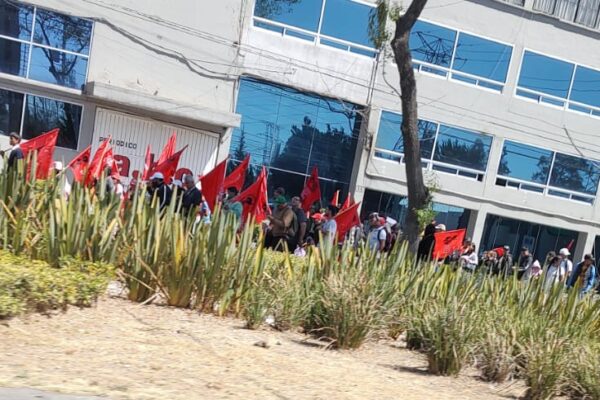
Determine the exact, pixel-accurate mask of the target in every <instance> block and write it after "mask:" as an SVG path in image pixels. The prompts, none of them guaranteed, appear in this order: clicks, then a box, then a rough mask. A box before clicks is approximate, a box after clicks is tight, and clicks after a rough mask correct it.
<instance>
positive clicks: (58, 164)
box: [54, 161, 63, 171]
mask: <svg viewBox="0 0 600 400" xmlns="http://www.w3.org/2000/svg"><path fill="white" fill-rule="evenodd" d="M54 169H55V170H57V171H62V170H63V163H62V161H54Z"/></svg>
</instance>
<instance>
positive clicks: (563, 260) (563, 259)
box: [558, 247, 573, 279]
mask: <svg viewBox="0 0 600 400" xmlns="http://www.w3.org/2000/svg"><path fill="white" fill-rule="evenodd" d="M570 255H571V252H570V251H569V249H567V248H566V247H563V248H562V249H560V250H559V252H558V256H559V257H560V264H561V265H562V266H563V267H564V268H565V271H567V279H568V278H569V275H571V273H572V272H573V261H571V260H569V256H570Z"/></svg>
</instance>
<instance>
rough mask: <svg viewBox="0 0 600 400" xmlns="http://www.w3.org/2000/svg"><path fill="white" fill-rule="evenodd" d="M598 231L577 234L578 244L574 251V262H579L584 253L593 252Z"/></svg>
mask: <svg viewBox="0 0 600 400" xmlns="http://www.w3.org/2000/svg"><path fill="white" fill-rule="evenodd" d="M596 234H597V232H579V235H578V236H577V245H576V246H575V250H574V251H573V262H574V263H575V262H579V261H581V260H582V259H583V255H584V254H588V253H591V252H592V248H593V247H594V241H595V240H596Z"/></svg>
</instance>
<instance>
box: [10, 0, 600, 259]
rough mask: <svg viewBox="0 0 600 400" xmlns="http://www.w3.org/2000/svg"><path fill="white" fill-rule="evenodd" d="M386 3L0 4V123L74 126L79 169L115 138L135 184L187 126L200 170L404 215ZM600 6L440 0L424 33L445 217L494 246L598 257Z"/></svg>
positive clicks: (431, 131) (29, 130) (131, 0)
mask: <svg viewBox="0 0 600 400" xmlns="http://www.w3.org/2000/svg"><path fill="white" fill-rule="evenodd" d="M113 3H118V4H113ZM374 3H375V1H374V0H373V1H371V0H368V1H367V0H220V1H211V2H208V1H202V2H201V1H190V0H172V1H161V0H154V1H140V0H124V1H120V2H111V1H110V0H62V1H61V0H44V1H41V0H32V1H30V2H29V3H22V2H16V1H7V0H0V98H1V99H2V100H1V101H2V103H0V104H1V105H2V107H1V108H0V130H2V131H4V132H9V131H12V130H17V131H21V132H22V133H23V135H24V136H25V137H28V135H35V134H38V133H39V132H40V131H42V130H44V129H50V128H51V127H53V126H51V125H58V126H60V127H61V129H62V130H61V137H60V139H59V146H60V147H61V149H60V152H59V154H60V156H62V157H65V159H68V158H70V157H72V156H73V155H74V154H76V151H78V150H82V149H83V148H85V147H86V146H88V145H90V144H92V145H93V146H97V144H98V143H99V141H100V140H103V138H106V137H107V136H108V135H109V134H112V137H113V143H114V145H115V148H116V149H117V151H118V152H120V153H121V154H122V155H123V157H122V159H121V162H122V169H123V175H125V176H127V177H132V176H133V175H134V170H135V169H136V168H137V169H139V168H140V166H141V162H142V161H141V160H142V158H143V156H144V151H145V148H146V145H147V144H148V143H151V144H153V146H154V149H155V151H156V150H158V148H160V147H161V146H162V144H163V143H164V141H165V140H166V137H167V136H168V135H169V133H170V132H171V131H172V130H176V131H177V132H179V137H181V144H182V145H183V144H189V145H190V148H189V149H188V150H186V153H184V154H185V156H184V159H183V166H184V167H186V168H187V169H189V170H190V171H191V172H193V173H195V174H200V173H202V172H204V171H206V170H208V169H210V168H211V167H212V166H214V165H215V162H217V161H220V160H222V159H224V158H225V157H226V156H227V155H229V156H230V160H231V163H232V164H235V162H236V161H239V160H240V159H241V158H243V157H244V156H245V155H246V154H250V155H251V163H252V165H253V166H254V167H255V168H256V169H257V168H258V167H260V166H262V165H265V166H267V167H268V168H269V182H270V187H274V186H283V187H285V188H286V189H287V190H288V193H289V194H295V193H298V192H299V191H300V190H301V188H302V186H303V184H304V181H305V179H306V177H307V176H308V175H309V174H310V171H311V169H312V167H313V166H318V168H319V175H320V177H321V188H322V191H323V194H324V198H328V197H330V196H331V195H332V194H333V192H334V191H335V190H338V189H339V190H341V191H342V192H343V193H345V192H351V193H352V194H353V195H354V197H355V199H356V200H358V201H362V210H363V212H368V211H382V212H385V213H386V214H388V215H390V216H392V217H394V218H396V219H398V220H400V221H402V219H403V215H404V214H405V213H406V199H405V195H406V179H405V171H404V167H403V154H402V140H401V136H400V123H401V120H402V116H401V112H400V110H401V107H400V98H399V93H398V90H399V89H398V87H399V85H398V81H399V76H398V72H397V68H396V66H395V65H394V62H393V58H392V57H391V54H390V52H389V50H382V51H379V50H377V49H376V48H375V47H374V44H373V38H372V35H371V34H370V31H372V29H370V28H369V27H370V26H371V27H372V26H373V20H372V18H371V15H372V14H373V12H374ZM407 5H408V3H407V4H404V8H406V7H407ZM599 9H600V1H599V0H575V1H573V0H572V1H568V2H567V1H564V0H513V1H510V2H506V3H505V2H500V1H496V0H462V1H452V0H430V1H429V3H428V5H427V7H426V8H425V10H424V12H423V14H422V16H421V19H420V20H419V22H418V23H417V24H416V25H415V27H414V28H413V31H412V34H411V41H410V44H411V49H412V52H413V59H414V67H415V70H416V71H417V72H416V76H417V85H418V98H419V117H420V120H421V121H420V124H419V127H420V137H421V154H422V158H423V168H424V172H425V175H426V177H427V180H428V181H429V182H432V184H434V185H435V186H437V188H438V189H437V191H436V192H435V195H434V200H435V209H436V211H438V216H437V218H436V219H437V221H438V222H441V223H445V224H446V225H447V227H448V228H449V229H452V228H459V227H465V228H467V229H468V232H469V235H470V236H471V237H472V238H473V240H474V241H475V242H476V243H479V244H480V246H479V247H480V248H481V249H487V248H492V247H495V246H497V245H503V244H508V245H510V246H511V247H513V248H518V247H521V246H528V247H530V248H532V249H533V251H534V253H535V254H536V256H537V257H540V258H542V257H543V256H544V255H545V253H546V252H547V251H549V250H558V249H559V248H561V247H567V246H570V247H571V249H572V251H573V252H574V253H575V257H580V256H581V255H582V254H583V253H584V252H591V251H592V249H593V248H594V247H597V248H599V249H600V241H598V245H597V246H595V242H596V241H597V238H599V237H600V202H599V201H598V199H597V198H596V197H597V196H598V180H599V178H600V153H598V150H599V149H600V141H598V140H597V139H595V137H596V136H597V135H598V133H597V132H596V131H595V129H597V128H600V119H599V118H600V41H598V39H599V38H600V17H599V15H598V13H599ZM389 25H392V23H390V24H389ZM0 140H1V139H0ZM2 146H3V147H4V146H5V145H2ZM185 157H187V158H185ZM187 169H186V170H187ZM182 171H183V170H182ZM342 197H343V195H342Z"/></svg>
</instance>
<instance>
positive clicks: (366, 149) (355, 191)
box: [350, 108, 400, 202]
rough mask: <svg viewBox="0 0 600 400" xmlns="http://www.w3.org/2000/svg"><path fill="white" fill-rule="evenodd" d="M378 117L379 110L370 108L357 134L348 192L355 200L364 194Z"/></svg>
mask: <svg viewBox="0 0 600 400" xmlns="http://www.w3.org/2000/svg"><path fill="white" fill-rule="evenodd" d="M380 117H381V110H380V109H373V108H371V109H370V110H369V111H368V114H367V115H365V117H364V118H365V119H364V120H363V124H362V127H361V130H360V135H359V136H358V144H357V145H356V153H355V156H354V166H353V168H352V178H351V180H350V193H352V196H353V197H354V201H356V202H359V201H362V200H363V197H364V194H365V183H364V181H365V171H366V169H367V163H368V162H369V157H370V156H371V148H372V147H373V146H375V140H376V132H377V129H378V128H379V119H380ZM398 134H400V133H398Z"/></svg>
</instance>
